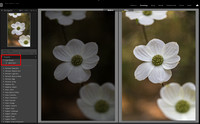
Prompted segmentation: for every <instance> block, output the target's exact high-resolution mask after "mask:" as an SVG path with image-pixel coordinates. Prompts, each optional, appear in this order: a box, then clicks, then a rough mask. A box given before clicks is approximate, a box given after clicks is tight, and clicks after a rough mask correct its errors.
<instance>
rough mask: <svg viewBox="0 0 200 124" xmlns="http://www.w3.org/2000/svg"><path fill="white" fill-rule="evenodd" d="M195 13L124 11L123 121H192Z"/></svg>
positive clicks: (194, 76)
mask: <svg viewBox="0 0 200 124" xmlns="http://www.w3.org/2000/svg"><path fill="white" fill-rule="evenodd" d="M195 15H196V13H195V11H179V10H176V11H172V10H169V11H168V10H162V11H161V10H159V11H158V10H131V11H123V12H122V120H123V121H169V120H173V121H195V119H196V95H195V94H196V91H195V83H196V82H195V79H196V73H195V69H196V66H195V61H196V57H195V51H196V46H195V44H196V41H195V37H196V36H195V30H196V29H195V28H196V26H195V18H196V17H195ZM185 82H186V83H185Z"/></svg>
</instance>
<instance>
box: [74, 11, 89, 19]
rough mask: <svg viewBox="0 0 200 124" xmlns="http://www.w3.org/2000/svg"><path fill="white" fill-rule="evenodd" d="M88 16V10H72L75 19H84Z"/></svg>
mask: <svg viewBox="0 0 200 124" xmlns="http://www.w3.org/2000/svg"><path fill="white" fill-rule="evenodd" d="M85 17H86V11H72V14H71V18H73V19H74V20H82V19H84V18H85Z"/></svg>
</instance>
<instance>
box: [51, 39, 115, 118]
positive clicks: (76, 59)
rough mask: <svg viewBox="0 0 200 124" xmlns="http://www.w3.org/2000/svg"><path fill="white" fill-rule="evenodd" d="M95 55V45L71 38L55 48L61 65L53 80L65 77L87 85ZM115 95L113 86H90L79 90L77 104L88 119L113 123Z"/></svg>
mask: <svg viewBox="0 0 200 124" xmlns="http://www.w3.org/2000/svg"><path fill="white" fill-rule="evenodd" d="M97 52H98V46H97V44H96V43H94V42H89V43H86V44H84V43H83V42H82V41H80V40H78V39H72V40H70V41H69V42H68V43H67V44H66V45H59V46H56V47H55V48H54V49H53V55H54V56H55V57H56V58H57V59H59V60H61V61H63V63H61V64H60V65H58V66H57V68H56V69H55V71H54V77H55V79H57V80H59V81H61V80H64V79H65V78H68V80H69V81H70V82H72V83H83V82H86V81H87V80H88V79H89V78H90V76H91V71H90V69H92V68H94V67H95V66H96V65H97V63H98V61H99V56H98V55H97ZM114 96H115V95H114V85H113V84H112V83H109V82H107V83H105V84H103V85H102V86H99V85H98V84H97V83H89V84H87V85H85V86H83V87H82V88H81V89H80V97H81V98H80V99H77V105H78V107H79V108H80V110H81V111H82V113H83V114H84V115H85V116H86V117H88V118H89V119H92V120H102V121H113V120H114V117H115V116H114V115H115V111H114V110H115V108H114Z"/></svg>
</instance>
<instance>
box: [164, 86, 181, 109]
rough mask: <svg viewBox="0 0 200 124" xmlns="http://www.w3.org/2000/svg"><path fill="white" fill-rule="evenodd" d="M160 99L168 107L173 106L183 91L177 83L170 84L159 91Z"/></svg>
mask: <svg viewBox="0 0 200 124" xmlns="http://www.w3.org/2000/svg"><path fill="white" fill-rule="evenodd" d="M160 96H161V98H162V99H163V100H164V101H165V102H167V103H168V104H170V105H175V104H176V103H177V101H178V100H180V99H182V96H183V90H182V88H181V86H180V85H179V84H178V83H170V84H167V85H165V86H164V87H163V88H162V89H161V90H160Z"/></svg>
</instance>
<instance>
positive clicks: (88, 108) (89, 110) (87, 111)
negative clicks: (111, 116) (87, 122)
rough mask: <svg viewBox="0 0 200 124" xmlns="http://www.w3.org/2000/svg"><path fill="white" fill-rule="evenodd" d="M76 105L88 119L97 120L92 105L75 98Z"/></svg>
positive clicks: (96, 114)
mask: <svg viewBox="0 0 200 124" xmlns="http://www.w3.org/2000/svg"><path fill="white" fill-rule="evenodd" d="M76 102H77V105H78V107H79V108H80V110H81V111H82V113H83V114H84V115H85V116H86V117H87V118H89V119H92V120H99V117H98V113H97V112H96V111H95V109H94V106H93V105H89V104H87V103H85V102H84V101H83V100H82V99H77V101H76Z"/></svg>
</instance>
